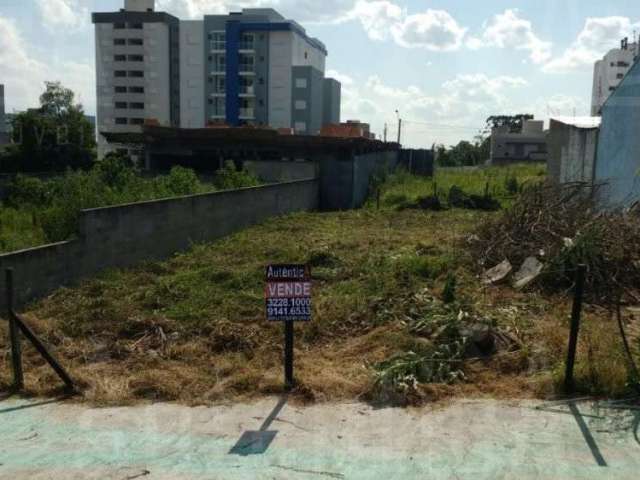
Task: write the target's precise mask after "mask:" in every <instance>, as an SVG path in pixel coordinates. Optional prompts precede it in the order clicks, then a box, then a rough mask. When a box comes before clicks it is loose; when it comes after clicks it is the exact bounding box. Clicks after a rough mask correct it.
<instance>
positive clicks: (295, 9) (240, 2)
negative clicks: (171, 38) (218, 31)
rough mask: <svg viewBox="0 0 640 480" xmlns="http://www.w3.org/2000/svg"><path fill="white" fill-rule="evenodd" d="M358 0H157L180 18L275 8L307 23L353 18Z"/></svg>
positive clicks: (158, 7)
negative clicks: (248, 9)
mask: <svg viewBox="0 0 640 480" xmlns="http://www.w3.org/2000/svg"><path fill="white" fill-rule="evenodd" d="M355 3H356V2H355V0H324V1H317V0H158V1H157V5H156V9H157V10H161V11H162V10H164V11H167V12H169V13H171V14H173V15H175V16H177V17H180V18H192V19H195V18H201V17H202V16H203V15H219V14H227V13H229V12H231V11H240V10H242V9H243V8H274V9H276V10H278V11H279V12H280V13H281V14H282V15H284V16H285V17H290V18H293V19H294V20H297V21H299V22H305V23H309V24H312V23H338V22H341V21H345V20H348V19H349V18H351V15H352V12H353V9H354V6H355Z"/></svg>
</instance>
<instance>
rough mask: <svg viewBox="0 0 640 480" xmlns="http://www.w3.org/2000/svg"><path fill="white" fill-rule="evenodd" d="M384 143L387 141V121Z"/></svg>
mask: <svg viewBox="0 0 640 480" xmlns="http://www.w3.org/2000/svg"><path fill="white" fill-rule="evenodd" d="M384 143H387V123H386V122H385V124H384Z"/></svg>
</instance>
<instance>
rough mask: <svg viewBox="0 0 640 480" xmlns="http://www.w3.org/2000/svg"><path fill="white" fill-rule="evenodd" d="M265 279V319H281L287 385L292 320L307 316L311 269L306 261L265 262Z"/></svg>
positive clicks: (289, 381)
mask: <svg viewBox="0 0 640 480" xmlns="http://www.w3.org/2000/svg"><path fill="white" fill-rule="evenodd" d="M265 280H266V282H267V285H266V288H265V300H266V311H267V320H268V321H272V322H275V321H281V322H284V383H285V387H286V388H287V389H291V388H293V385H294V378H293V322H308V321H310V320H311V271H310V269H309V266H308V265H297V264H295V265H294V264H277V265H268V266H267V268H266V275H265Z"/></svg>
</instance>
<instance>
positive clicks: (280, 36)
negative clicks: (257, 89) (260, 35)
mask: <svg viewBox="0 0 640 480" xmlns="http://www.w3.org/2000/svg"><path fill="white" fill-rule="evenodd" d="M293 35H294V34H293V32H270V33H269V118H268V123H269V125H271V126H272V127H274V128H290V127H291V82H292V80H291V67H292V59H293Z"/></svg>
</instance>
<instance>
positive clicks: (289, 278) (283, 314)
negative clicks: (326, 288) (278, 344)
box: [265, 264, 311, 322]
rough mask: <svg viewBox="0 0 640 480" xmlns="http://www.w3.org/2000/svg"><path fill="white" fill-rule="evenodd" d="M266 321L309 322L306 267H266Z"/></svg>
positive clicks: (307, 268)
mask: <svg viewBox="0 0 640 480" xmlns="http://www.w3.org/2000/svg"><path fill="white" fill-rule="evenodd" d="M266 281H267V285H266V288H265V299H266V303H267V320H272V321H278V320H280V321H289V322H293V321H309V320H311V272H310V270H309V267H308V266H307V265H289V264H287V265H268V266H267V269H266Z"/></svg>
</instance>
